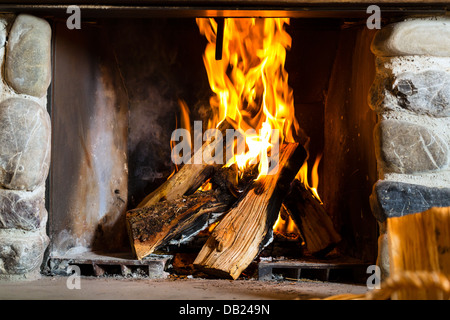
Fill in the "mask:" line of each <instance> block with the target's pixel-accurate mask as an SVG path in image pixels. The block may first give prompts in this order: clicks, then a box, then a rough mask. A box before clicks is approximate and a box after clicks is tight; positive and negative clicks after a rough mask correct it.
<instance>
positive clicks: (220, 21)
mask: <svg viewBox="0 0 450 320" xmlns="http://www.w3.org/2000/svg"><path fill="white" fill-rule="evenodd" d="M216 21H217V36H216V60H222V51H223V32H224V29H225V19H224V18H216Z"/></svg>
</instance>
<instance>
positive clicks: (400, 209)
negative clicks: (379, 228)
mask: <svg viewBox="0 0 450 320" xmlns="http://www.w3.org/2000/svg"><path fill="white" fill-rule="evenodd" d="M370 203H371V207H372V212H373V215H374V216H375V218H376V219H377V220H378V221H379V222H384V221H385V220H386V219H387V218H391V217H401V216H404V215H407V214H412V213H418V212H423V211H426V210H428V209H430V208H432V207H448V206H450V188H429V187H425V186H422V185H415V184H409V183H403V182H397V181H385V180H380V181H378V182H377V183H376V184H375V185H374V188H373V192H372V195H371V196H370Z"/></svg>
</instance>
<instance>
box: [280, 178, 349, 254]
mask: <svg viewBox="0 0 450 320" xmlns="http://www.w3.org/2000/svg"><path fill="white" fill-rule="evenodd" d="M283 205H284V206H285V208H286V209H287V211H288V212H289V214H290V216H291V217H292V219H293V220H294V222H295V224H296V225H297V227H298V228H299V230H300V232H301V234H302V236H303V238H304V240H305V242H306V248H307V249H308V251H309V252H310V253H312V254H314V255H317V256H321V255H326V254H327V253H328V252H330V251H331V250H332V249H333V248H334V247H335V245H336V244H337V243H338V242H339V241H341V237H340V235H339V234H338V233H337V232H336V230H335V229H334V226H333V222H332V221H331V218H330V217H329V215H328V213H327V212H326V211H325V209H324V207H323V205H322V204H321V203H320V202H319V200H318V199H317V198H315V197H314V195H313V193H312V192H311V191H310V190H308V189H307V188H306V187H305V186H304V185H303V184H302V183H301V182H300V181H299V180H298V179H295V180H294V181H293V182H292V185H291V189H290V191H289V194H288V195H287V197H286V199H285V201H284V202H283Z"/></svg>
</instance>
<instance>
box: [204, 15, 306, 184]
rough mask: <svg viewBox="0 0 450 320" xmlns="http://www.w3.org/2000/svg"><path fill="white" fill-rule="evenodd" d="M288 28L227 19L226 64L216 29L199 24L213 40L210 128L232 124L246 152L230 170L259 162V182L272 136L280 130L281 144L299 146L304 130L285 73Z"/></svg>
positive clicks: (208, 59)
mask: <svg viewBox="0 0 450 320" xmlns="http://www.w3.org/2000/svg"><path fill="white" fill-rule="evenodd" d="M288 23H289V19H286V18H275V19H274V18H266V19H256V18H227V19H225V25H224V35H223V53H222V59H221V60H216V57H215V51H216V34H217V23H216V21H215V20H214V19H203V18H202V19H197V24H198V26H199V30H200V32H201V33H202V34H203V35H205V37H206V39H207V40H208V45H207V46H206V49H205V53H204V56H203V60H204V64H205V68H206V71H207V74H208V79H209V83H210V87H211V90H212V91H213V92H214V94H215V95H214V96H212V97H211V99H210V105H211V108H212V111H213V116H212V118H210V119H209V128H214V127H217V126H218V125H219V124H220V122H222V121H224V120H225V119H226V118H227V119H228V120H230V122H231V123H232V124H233V125H234V126H235V129H236V130H239V131H240V132H241V133H242V134H243V135H244V136H245V142H246V148H245V150H244V151H241V153H239V154H237V155H235V156H234V158H233V159H232V160H231V161H229V162H228V164H227V165H231V164H232V163H237V164H238V167H239V168H240V169H241V170H242V169H243V168H245V166H247V165H248V164H250V163H255V161H258V160H259V176H258V178H260V177H261V176H263V175H265V174H267V171H268V170H267V168H268V163H267V162H268V161H267V158H266V156H265V155H267V154H268V153H269V151H270V150H271V147H272V146H273V140H272V139H273V136H272V132H273V131H272V130H273V129H277V130H279V139H280V141H279V143H283V142H294V140H295V139H294V136H296V133H297V131H298V130H299V126H298V123H297V120H296V119H295V113H294V102H293V93H292V89H291V88H290V87H289V85H288V73H287V72H286V70H285V69H284V64H285V60H286V49H289V48H290V46H291V37H290V36H289V34H288V33H287V32H286V31H285V30H284V25H285V24H288ZM249 130H252V131H249ZM258 130H259V133H257V131H258ZM238 152H239V151H238Z"/></svg>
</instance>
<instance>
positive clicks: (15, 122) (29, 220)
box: [0, 14, 51, 279]
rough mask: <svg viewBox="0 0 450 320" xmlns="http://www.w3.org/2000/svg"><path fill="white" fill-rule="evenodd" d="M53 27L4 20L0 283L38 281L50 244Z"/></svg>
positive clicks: (0, 24) (0, 39)
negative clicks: (47, 206) (47, 193)
mask: <svg viewBox="0 0 450 320" xmlns="http://www.w3.org/2000/svg"><path fill="white" fill-rule="evenodd" d="M50 43H51V28H50V25H49V24H48V22H47V21H45V20H43V19H41V18H37V17H34V16H30V15H25V14H21V15H18V16H15V15H1V16H0V62H1V64H2V65H3V66H4V72H3V73H2V76H3V77H2V79H1V81H0V208H1V210H0V279H36V278H37V277H39V276H40V266H41V263H42V259H43V255H44V252H45V249H46V247H47V245H48V243H49V238H48V236H47V234H46V223H47V211H46V209H45V180H46V178H47V175H48V171H49V166H50V145H51V137H50V135H51V123H50V116H49V114H48V113H47V109H46V107H47V97H46V93H47V89H48V86H49V85H50V78H51V61H50V60H51V55H50V52H51V45H50Z"/></svg>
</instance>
